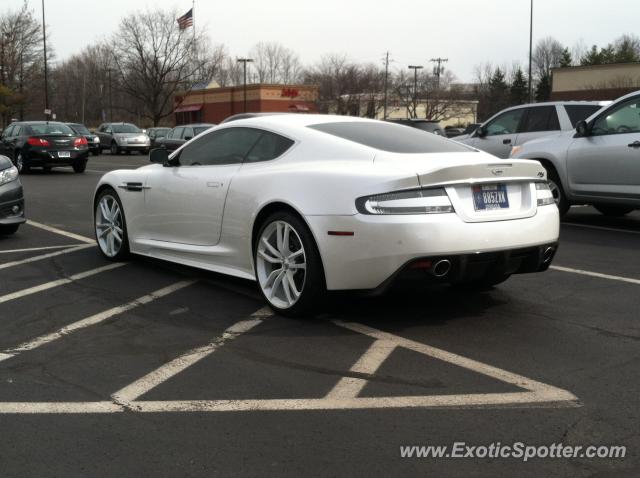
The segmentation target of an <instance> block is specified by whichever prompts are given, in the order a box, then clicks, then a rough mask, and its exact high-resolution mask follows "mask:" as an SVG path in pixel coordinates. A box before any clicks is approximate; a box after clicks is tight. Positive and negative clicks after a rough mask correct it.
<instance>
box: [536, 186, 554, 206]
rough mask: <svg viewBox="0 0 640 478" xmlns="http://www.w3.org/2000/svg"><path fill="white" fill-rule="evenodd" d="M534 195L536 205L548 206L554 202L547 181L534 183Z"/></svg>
mask: <svg viewBox="0 0 640 478" xmlns="http://www.w3.org/2000/svg"><path fill="white" fill-rule="evenodd" d="M536 197H537V198H538V206H548V205H550V204H555V202H556V200H555V199H554V197H553V193H552V192H551V189H549V183H542V182H539V183H536Z"/></svg>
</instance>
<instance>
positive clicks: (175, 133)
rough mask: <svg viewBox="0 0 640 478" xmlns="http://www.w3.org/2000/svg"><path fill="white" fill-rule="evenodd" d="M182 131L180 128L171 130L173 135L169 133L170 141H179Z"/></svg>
mask: <svg viewBox="0 0 640 478" xmlns="http://www.w3.org/2000/svg"><path fill="white" fill-rule="evenodd" d="M183 131H184V128H183V127H182V126H179V127H176V128H173V133H171V139H181V138H182V132H183Z"/></svg>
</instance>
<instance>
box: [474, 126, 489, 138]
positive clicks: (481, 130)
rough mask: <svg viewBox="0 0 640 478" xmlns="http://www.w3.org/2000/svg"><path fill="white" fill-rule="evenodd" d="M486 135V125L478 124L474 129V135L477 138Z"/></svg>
mask: <svg viewBox="0 0 640 478" xmlns="http://www.w3.org/2000/svg"><path fill="white" fill-rule="evenodd" d="M486 135H487V127H486V126H484V125H481V126H478V129H477V130H476V136H478V137H479V138H484V137H485V136H486Z"/></svg>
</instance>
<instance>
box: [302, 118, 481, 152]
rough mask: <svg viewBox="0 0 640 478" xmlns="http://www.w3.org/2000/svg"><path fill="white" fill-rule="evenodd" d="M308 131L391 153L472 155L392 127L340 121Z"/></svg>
mask: <svg viewBox="0 0 640 478" xmlns="http://www.w3.org/2000/svg"><path fill="white" fill-rule="evenodd" d="M309 128H312V129H315V130H317V131H322V132H323V133H327V134H331V135H333V136H337V137H339V138H343V139H346V140H349V141H353V142H355V143H359V144H363V145H365V146H369V147H371V148H375V149H379V150H381V151H388V152H391V153H463V152H470V151H475V150H474V149H472V148H470V147H468V146H465V145H463V144H460V143H455V142H453V141H449V140H447V139H445V138H443V137H441V136H437V135H434V134H424V132H423V131H421V130H419V129H416V128H407V127H406V126H400V125H396V124H393V123H385V122H382V121H380V122H368V121H366V122H365V121H341V122H337V123H321V124H315V125H310V126H309Z"/></svg>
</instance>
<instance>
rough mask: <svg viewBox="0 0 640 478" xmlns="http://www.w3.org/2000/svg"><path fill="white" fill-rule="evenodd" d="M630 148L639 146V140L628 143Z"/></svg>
mask: <svg viewBox="0 0 640 478" xmlns="http://www.w3.org/2000/svg"><path fill="white" fill-rule="evenodd" d="M627 146H629V147H630V148H640V141H634V142H633V143H630V144H628V145H627Z"/></svg>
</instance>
